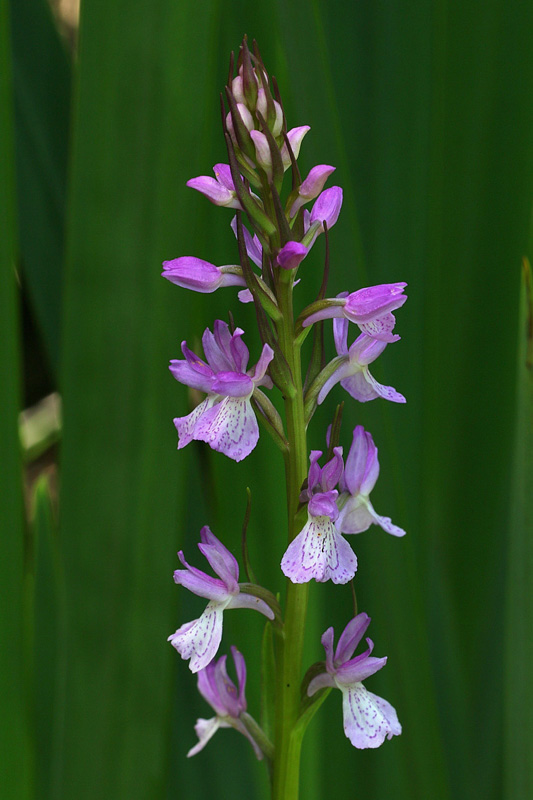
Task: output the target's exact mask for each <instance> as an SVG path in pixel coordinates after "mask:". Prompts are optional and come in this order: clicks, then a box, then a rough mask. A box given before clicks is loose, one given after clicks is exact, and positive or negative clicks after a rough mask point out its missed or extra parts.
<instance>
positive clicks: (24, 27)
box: [11, 0, 71, 376]
mask: <svg viewBox="0 0 533 800" xmlns="http://www.w3.org/2000/svg"><path fill="white" fill-rule="evenodd" d="M11 28H12V51H13V73H14V75H13V77H14V92H15V133H16V135H15V155H16V181H17V188H18V192H17V200H18V225H19V236H20V255H21V259H22V267H23V274H24V277H25V279H26V283H27V287H28V290H29V295H30V298H31V300H32V304H33V307H34V310H35V314H36V318H37V321H38V323H39V326H40V330H41V333H42V336H43V340H44V344H45V348H46V353H47V356H48V360H49V363H50V366H51V367H52V369H53V370H54V372H55V374H56V376H57V372H58V369H59V352H60V335H61V296H62V280H63V258H64V221H65V194H66V176H67V160H68V145H69V126H70V85H71V69H70V61H69V58H68V56H67V53H66V51H65V48H64V46H63V43H62V42H61V41H60V38H59V35H58V32H57V29H56V26H55V24H54V20H53V18H52V12H51V9H50V5H49V3H48V2H46V0H12V1H11Z"/></svg>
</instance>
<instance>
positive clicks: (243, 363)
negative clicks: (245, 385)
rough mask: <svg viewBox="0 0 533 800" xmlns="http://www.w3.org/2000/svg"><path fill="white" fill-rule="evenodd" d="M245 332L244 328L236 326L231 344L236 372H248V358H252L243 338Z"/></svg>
mask: <svg viewBox="0 0 533 800" xmlns="http://www.w3.org/2000/svg"><path fill="white" fill-rule="evenodd" d="M243 334H244V331H243V330H242V328H236V329H235V331H234V332H233V334H232V336H231V340H230V345H229V347H230V352H231V355H232V358H233V364H234V369H235V371H236V372H246V367H247V366H248V359H249V358H250V353H249V351H248V348H247V347H246V345H245V344H244V342H243V340H242V337H243Z"/></svg>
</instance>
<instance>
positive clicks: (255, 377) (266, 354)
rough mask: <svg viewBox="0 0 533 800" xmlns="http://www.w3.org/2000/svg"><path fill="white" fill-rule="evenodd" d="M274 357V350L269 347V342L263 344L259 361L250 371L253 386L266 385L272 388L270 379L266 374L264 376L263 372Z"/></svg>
mask: <svg viewBox="0 0 533 800" xmlns="http://www.w3.org/2000/svg"><path fill="white" fill-rule="evenodd" d="M273 358H274V351H273V350H272V348H271V347H270V345H269V344H266V343H265V344H264V345H263V349H262V350H261V356H260V358H259V361H258V362H257V364H256V365H255V368H254V370H253V372H252V375H251V378H252V381H253V382H254V386H265V385H266V386H268V388H272V381H271V379H270V378H269V377H268V376H267V377H265V373H266V371H267V369H268V365H269V364H270V362H271V361H272V359H273Z"/></svg>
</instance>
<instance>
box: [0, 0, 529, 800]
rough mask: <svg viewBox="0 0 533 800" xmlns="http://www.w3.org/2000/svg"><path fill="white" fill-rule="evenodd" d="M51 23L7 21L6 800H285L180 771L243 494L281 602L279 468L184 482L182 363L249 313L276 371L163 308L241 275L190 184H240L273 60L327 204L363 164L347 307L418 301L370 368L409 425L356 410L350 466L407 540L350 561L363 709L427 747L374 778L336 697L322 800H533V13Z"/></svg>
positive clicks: (14, 6)
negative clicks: (208, 572) (246, 115)
mask: <svg viewBox="0 0 533 800" xmlns="http://www.w3.org/2000/svg"><path fill="white" fill-rule="evenodd" d="M59 11H61V8H60V9H59ZM64 11H65V10H64V9H63V13H64ZM57 12H58V9H57V8H56V9H55V14H54V15H52V13H51V11H50V9H49V7H48V5H47V4H46V2H45V0H12V2H11V3H9V2H7V0H1V19H0V23H1V26H2V29H1V34H0V35H1V40H0V41H1V54H0V91H1V98H0V114H1V119H0V134H1V135H0V141H1V147H2V159H1V164H0V218H1V220H2V235H1V236H0V259H1V262H2V263H1V271H0V281H1V286H0V289H1V291H0V298H1V299H0V362H1V375H2V377H1V379H0V403H1V409H2V412H1V415H0V437H1V441H0V447H1V449H0V454H1V457H0V487H1V491H0V531H1V540H0V565H1V569H2V573H3V575H2V579H1V580H0V635H1V641H0V697H1V712H0V713H1V722H0V726H1V727H0V759H2V760H3V761H4V762H5V763H3V764H1V765H0V774H1V775H2V779H1V783H0V796H1V797H2V798H6V800H12V799H13V800H19V798H20V800H25V799H26V798H38V799H39V800H41V799H43V800H48V798H62V800H71V799H72V798H77V800H94V799H95V798H99V800H108V799H109V800H111V799H113V800H119V799H120V800H122V798H124V800H126V799H127V800H141V799H143V800H144V799H145V798H146V800H148V799H149V800H152V799H153V800H159V799H160V798H169V800H170V799H171V798H172V799H173V798H195V800H201V798H204V797H205V798H208V797H209V798H220V800H226V798H229V797H242V798H250V800H255V798H258V799H260V800H263V798H266V797H267V794H268V787H267V782H266V778H265V776H264V774H263V768H262V766H261V765H258V764H255V763H253V755H252V753H251V751H250V752H249V746H248V744H247V743H246V741H245V740H244V738H243V737H239V736H238V735H237V734H236V733H235V732H233V731H222V732H221V733H218V734H217V736H216V738H215V739H214V740H213V742H211V743H210V744H209V745H208V746H207V748H206V749H205V751H203V752H202V753H201V754H200V755H198V756H196V757H195V758H193V759H191V760H187V759H186V758H185V754H186V752H187V750H188V749H189V748H190V747H191V746H192V744H193V743H194V742H195V741H196V737H195V735H194V731H193V725H194V722H195V720H196V718H197V717H198V716H206V715H207V716H209V709H208V708H207V706H206V704H205V703H204V701H203V700H202V699H201V698H200V697H199V695H198V694H197V693H196V690H195V688H194V686H195V680H194V678H193V677H192V676H191V674H190V673H189V671H188V669H187V666H186V664H185V663H184V662H182V661H181V660H180V659H179V657H178V656H177V654H176V653H175V652H174V651H173V650H172V648H171V647H170V646H169V645H168V644H167V643H166V641H165V639H166V637H167V636H168V635H169V634H170V633H172V632H173V631H174V630H175V629H176V628H177V627H178V626H179V625H180V624H181V623H182V622H184V621H186V620H188V619H192V618H193V617H194V616H197V615H198V613H199V612H200V611H201V609H202V608H203V605H202V601H201V600H200V599H199V598H196V597H194V596H192V595H189V594H188V593H187V592H185V591H182V590H180V589H179V588H177V587H176V586H175V585H174V584H173V581H172V571H173V570H174V569H175V568H176V567H177V566H178V562H177V558H176V551H177V550H178V549H179V548H181V547H183V549H184V550H185V552H186V556H187V558H188V560H190V561H191V562H192V563H194V564H196V565H198V566H202V564H201V561H202V559H201V556H200V554H199V553H198V551H197V549H196V542H197V540H198V532H199V529H200V527H201V525H203V524H205V523H209V524H210V525H211V527H212V528H213V531H214V532H215V533H216V534H217V535H218V536H219V537H221V538H223V539H224V541H225V542H226V543H227V544H228V546H230V547H232V548H233V549H234V550H235V551H238V549H239V540H240V526H241V521H242V517H243V515H244V507H245V487H246V486H250V487H251V489H252V493H253V505H252V518H251V524H250V530H249V547H250V552H251V557H252V562H253V564H254V567H255V570H256V573H257V575H258V578H259V579H260V580H262V581H263V582H264V583H265V585H267V586H268V587H269V588H271V589H272V590H273V591H282V589H283V584H282V580H281V573H280V571H279V568H278V566H277V565H278V563H279V559H280V557H281V555H282V553H283V550H284V539H285V533H284V525H285V510H284V488H283V484H282V483H281V482H280V475H281V467H282V465H281V457H280V456H279V454H278V452H277V451H276V450H275V448H274V446H273V445H272V443H271V442H270V441H268V440H267V438H266V436H262V438H261V441H260V444H259V446H258V447H257V448H256V450H255V451H254V453H253V454H252V455H251V456H250V457H249V459H247V461H246V463H245V465H244V466H243V465H236V464H234V463H233V462H230V461H229V460H228V459H225V458H224V457H223V456H222V455H220V454H217V453H213V452H211V451H208V449H207V447H204V446H203V445H201V444H198V445H191V446H189V447H188V448H186V449H185V450H184V451H180V453H177V452H176V449H175V448H176V435H175V430H174V427H173V425H172V418H173V417H174V416H179V415H183V414H185V413H186V412H187V403H188V399H187V394H186V391H185V389H184V388H183V387H181V386H179V385H178V384H177V383H176V382H175V381H174V380H173V379H172V377H171V376H170V375H169V373H168V370H167V362H168V360H169V359H170V358H176V357H178V356H179V355H180V350H179V345H180V342H181V340H182V339H184V338H186V339H187V340H188V341H189V344H192V343H194V342H195V340H197V339H198V338H199V337H200V335H201V333H202V331H203V329H204V328H205V327H206V326H207V325H210V324H211V322H212V320H213V319H214V318H215V316H218V317H221V318H227V311H228V309H231V311H232V313H233V314H234V315H235V318H236V320H237V321H238V324H239V325H241V326H242V327H243V328H244V329H245V330H246V331H247V342H248V343H249V345H250V349H251V358H252V361H254V360H255V359H256V357H257V355H258V353H259V346H258V341H257V336H256V337H255V340H254V334H253V327H254V320H253V313H252V311H251V309H250V308H249V307H244V306H242V305H240V304H239V303H238V301H237V298H236V295H235V292H234V290H231V289H228V290H221V291H220V292H218V293H216V294H215V295H213V296H199V295H198V296H194V295H192V294H191V293H187V292H186V291H185V290H181V289H178V288H177V287H176V286H172V285H171V284H169V283H168V282H166V281H163V280H161V278H160V277H159V273H160V263H161V261H162V260H163V259H169V258H175V257H177V256H178V255H196V256H199V257H201V258H204V259H206V260H209V261H212V262H214V263H217V264H222V263H232V262H233V261H234V260H235V258H236V246H235V240H234V238H233V234H232V233H231V231H230V229H229V222H230V219H231V216H232V212H231V211H227V210H225V209H217V208H215V207H214V206H212V205H210V204H209V203H208V202H207V201H206V200H205V199H204V198H203V197H201V196H200V195H197V194H196V193H193V192H191V191H190V190H188V189H186V187H185V181H186V180H187V179H188V178H190V177H194V176H196V175H201V174H209V173H210V170H211V167H212V165H213V164H214V163H215V162H217V161H224V160H225V158H226V156H225V148H224V144H223V138H222V136H221V130H220V119H219V106H218V95H219V92H220V91H221V90H222V88H223V86H224V82H225V81H226V76H227V64H228V56H229V52H230V50H231V49H237V48H238V45H239V43H240V40H241V38H242V35H243V34H244V33H247V34H248V35H249V37H251V38H253V37H255V38H256V39H257V40H258V42H259V46H260V48H261V51H262V55H263V58H264V60H265V63H266V65H267V68H268V69H269V70H270V72H271V73H273V74H274V75H275V76H276V77H277V79H278V82H279V85H280V88H281V92H282V96H283V98H284V102H285V108H286V112H287V116H288V120H289V126H290V127H291V126H295V125H303V124H309V125H310V126H311V132H310V133H309V135H308V137H307V139H306V140H305V142H304V144H303V146H302V153H301V156H300V163H301V165H302V169H303V171H304V173H305V172H307V170H308V169H309V168H310V167H311V166H313V165H314V164H317V163H328V164H333V165H336V167H337V172H336V173H335V174H334V180H330V183H338V184H340V185H341V186H343V188H344V192H345V195H344V196H345V201H344V207H343V210H342V213H341V217H340V219H339V222H338V223H337V225H336V227H335V229H334V231H332V235H331V278H330V292H338V291H341V290H343V289H348V290H355V289H356V288H359V287H360V286H363V285H368V284H375V283H380V282H392V281H400V280H405V281H407V282H408V283H409V288H408V294H409V302H408V303H407V305H406V306H405V307H404V308H403V309H402V310H401V311H400V312H399V313H398V315H397V319H398V324H397V328H398V330H399V332H400V333H401V335H402V341H401V342H400V343H399V344H397V345H395V346H394V347H391V348H389V349H388V350H387V352H386V354H385V355H384V356H383V358H382V359H380V362H382V363H379V365H377V366H376V376H377V377H378V379H381V380H386V382H388V383H391V384H392V385H393V386H395V387H396V388H397V389H398V390H399V391H401V392H402V393H404V394H405V395H406V397H407V399H408V402H407V405H406V406H395V405H393V404H388V405H387V404H385V403H384V402H381V401H379V400H378V401H376V402H375V403H370V404H366V405H357V404H356V403H355V401H354V402H348V403H347V404H346V409H345V420H344V428H343V436H342V443H343V444H344V445H345V447H346V448H347V447H348V445H349V442H350V441H351V430H352V428H353V427H354V426H355V424H357V423H362V424H364V425H365V427H367V428H369V429H370V430H371V431H372V433H373V435H374V438H375V441H376V444H377V445H378V447H379V449H380V461H381V476H380V480H379V482H378V485H377V487H376V490H375V492H374V494H373V500H374V504H375V506H376V508H377V510H378V511H379V512H380V513H382V514H387V515H390V516H392V518H393V520H394V521H395V522H396V523H397V524H398V525H401V526H402V527H404V528H405V529H406V530H407V531H408V536H407V537H406V538H405V539H403V540H396V539H394V538H393V537H388V536H386V535H385V534H384V533H383V532H382V531H381V530H379V529H377V528H376V529H372V530H371V531H369V532H368V533H367V534H365V535H363V536H361V537H357V538H355V537H354V538H352V539H351V540H350V542H351V543H352V544H353V546H354V548H355V550H356V552H357V554H358V557H359V562H360V570H359V572H358V574H357V578H356V589H357V595H358V601H359V608H360V610H365V611H366V612H367V613H369V614H370V615H371V616H372V618H373V622H372V628H371V631H370V633H371V636H372V638H373V639H374V641H375V642H376V654H377V655H378V656H382V655H388V657H389V660H388V665H387V668H386V669H385V670H383V672H381V673H379V674H378V675H376V676H375V677H374V678H372V679H371V681H369V682H368V684H367V685H368V688H369V689H370V690H372V691H375V692H376V693H378V694H382V695H383V696H385V697H386V698H387V699H388V700H389V701H390V702H391V703H392V704H393V705H394V706H395V707H396V709H397V710H398V715H399V717H400V720H401V722H402V724H403V729H404V732H403V735H402V736H401V737H399V738H395V739H394V740H393V741H391V742H386V743H385V744H384V745H383V747H381V748H380V749H379V750H377V751H363V752H359V751H356V750H354V749H353V748H352V747H351V746H350V744H349V742H348V741H347V740H346V739H345V737H344V735H343V731H342V724H341V719H342V715H341V698H340V695H339V693H336V692H333V693H332V695H331V696H330V697H329V698H328V700H327V702H326V704H325V705H324V707H323V709H322V710H321V712H320V713H319V714H318V715H317V717H316V718H315V719H314V720H313V722H312V723H311V726H310V728H309V730H308V733H307V736H306V740H305V742H304V755H303V768H302V798H305V800H320V799H321V798H325V797H328V796H329V795H330V794H331V792H332V791H335V792H338V793H340V794H342V796H344V797H349V798H359V797H363V796H364V797H365V798H369V800H370V799H371V800H390V798H391V797H394V798H396V800H407V799H409V800H428V798H431V800H452V799H453V800H467V799H468V800H481V799H483V800H497V798H498V799H499V798H504V799H505V800H522V799H523V800H528V798H531V797H533V687H532V684H531V664H532V663H533V652H532V651H533V600H532V592H531V578H532V575H533V520H532V514H531V503H532V501H531V497H532V496H533V482H532V475H533V469H532V468H533V464H532V455H531V454H532V449H533V436H532V422H533V419H532V414H533V403H532V393H533V379H532V360H533V359H532V348H533V344H532V342H533V322H532V305H533V302H532V290H531V280H530V273H528V272H527V269H525V268H523V266H522V259H523V257H524V256H525V255H527V254H528V252H529V236H530V214H531V199H532V177H533V175H532V154H533V147H532V146H533V103H532V97H533V47H532V44H533V42H532V31H533V5H532V4H531V3H524V2H521V1H519V0H484V2H481V0H463V2H452V0H434V1H433V2H430V1H428V0H414V2H410V3H400V2H393V0H383V1H382V2H370V0H359V2H357V3H351V2H335V0H333V2H329V3H328V2H325V0H311V2H302V0H294V2H292V0H291V2H274V0H264V2H262V3H246V2H243V1H242V0H236V1H235V2H233V3H231V4H227V3H222V2H220V1H219V0H205V2H203V3H197V2H191V1H190V0H181V2H176V0H133V2H131V0H129V2H125V0H115V1H114V2H112V3H109V2H103V0H82V8H81V19H80V23H79V35H78V28H77V21H76V18H75V17H72V18H70V27H69V25H68V24H67V26H66V27H65V24H64V22H63V25H62V27H61V32H58V25H57V20H58V16H59V15H58V13H57ZM67 23H68V20H67ZM323 246H324V245H323V242H320V243H319V244H317V246H316V247H315V249H314V251H313V256H312V258H311V259H308V260H307V261H306V262H305V267H306V269H305V274H304V275H303V277H304V280H303V281H302V285H301V286H300V288H299V289H298V290H297V295H296V296H297V301H298V302H299V303H301V305H302V307H303V305H304V304H305V303H306V302H308V301H310V300H311V299H312V298H313V297H314V294H316V291H317V289H318V287H319V285H320V281H321V265H322V258H323ZM308 262H309V263H308ZM528 274H529V284H528V282H527V278H528ZM51 392H58V393H59V394H60V396H61V398H62V409H63V410H62V425H61V430H60V435H59V439H60V441H59V442H56V443H55V444H50V442H53V441H54V440H55V439H57V438H58V437H57V435H56V434H53V433H52V434H51V436H50V437H49V439H50V441H48V440H47V442H46V443H45V445H42V446H40V447H37V448H34V449H33V450H31V448H28V447H25V448H23V450H22V452H21V446H20V441H19V436H18V428H19V422H20V419H19V417H18V414H19V411H20V410H21V408H24V407H26V406H28V405H33V404H34V403H35V402H36V401H37V400H39V399H40V398H41V397H42V396H44V395H48V394H50V393H51ZM342 397H343V394H342V390H341V389H340V387H337V389H336V390H335V392H334V393H332V396H331V404H330V405H329V408H330V409H331V407H332V404H333V401H334V400H335V401H337V402H338V401H340V399H341V398H342ZM326 405H328V404H326ZM329 415H330V412H328V411H327V410H324V411H322V412H321V413H320V414H317V416H316V417H315V419H314V421H313V423H312V426H311V429H310V437H309V441H310V445H311V446H312V447H315V448H320V447H322V446H323V443H324V432H325V426H326V424H327V422H328V421H329V419H328V417H329ZM48 445H50V446H48ZM350 615H351V594H350V589H349V588H348V587H332V586H328V585H314V584H313V586H312V591H311V613H310V621H309V635H308V637H307V661H308V663H310V662H311V661H314V660H317V659H319V658H321V657H322V649H321V646H320V642H319V638H320V634H321V633H322V632H323V631H324V630H325V628H326V627H328V626H329V625H334V626H335V628H336V630H337V633H338V632H339V631H340V630H342V628H343V627H344V625H345V624H346V622H347V621H348V619H349V618H350ZM257 617H258V615H251V614H247V613H246V612H235V613H233V612H232V613H231V614H227V615H226V620H225V638H224V646H225V649H226V650H227V649H228V648H229V645H230V644H231V643H235V644H237V646H238V647H239V648H240V649H241V650H243V652H244V653H245V656H246V657H247V662H248V668H249V688H248V700H249V710H250V712H251V713H252V714H253V715H258V713H259V711H258V704H259V680H258V670H259V666H258V656H257V650H258V647H259V642H260V638H261V628H262V622H261V620H260V619H258V618H257Z"/></svg>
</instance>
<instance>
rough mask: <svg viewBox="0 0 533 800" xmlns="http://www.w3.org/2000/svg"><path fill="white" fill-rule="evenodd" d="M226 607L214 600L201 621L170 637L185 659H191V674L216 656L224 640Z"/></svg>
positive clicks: (188, 625) (186, 625)
mask: <svg viewBox="0 0 533 800" xmlns="http://www.w3.org/2000/svg"><path fill="white" fill-rule="evenodd" d="M226 605H227V604H226V603H217V602H215V601H213V600H212V601H211V602H209V603H208V604H207V606H206V609H205V611H204V613H203V614H202V616H201V617H200V618H199V619H195V620H193V621H192V622H187V623H186V624H185V625H182V626H181V628H178V630H177V631H176V633H173V634H172V636H169V637H168V641H169V642H170V643H171V645H172V647H175V648H176V650H177V651H178V653H179V654H180V656H181V657H182V658H183V659H188V658H190V659H191V661H190V663H189V669H190V670H191V672H198V671H199V670H201V669H203V668H204V667H207V665H208V664H209V662H210V661H211V660H212V659H213V658H214V657H215V656H216V654H217V650H218V647H219V645H220V640H221V638H222V617H223V613H224V609H225V608H226Z"/></svg>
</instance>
